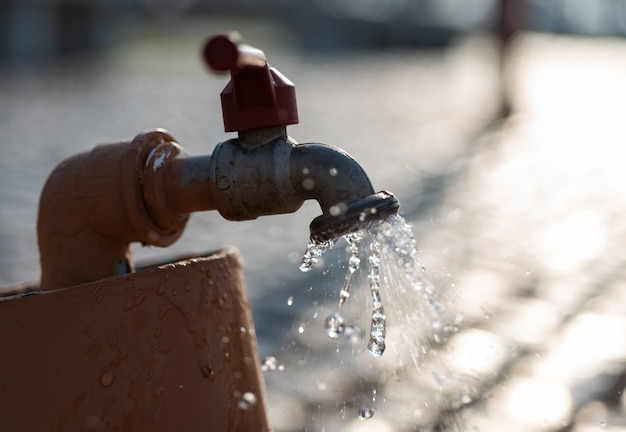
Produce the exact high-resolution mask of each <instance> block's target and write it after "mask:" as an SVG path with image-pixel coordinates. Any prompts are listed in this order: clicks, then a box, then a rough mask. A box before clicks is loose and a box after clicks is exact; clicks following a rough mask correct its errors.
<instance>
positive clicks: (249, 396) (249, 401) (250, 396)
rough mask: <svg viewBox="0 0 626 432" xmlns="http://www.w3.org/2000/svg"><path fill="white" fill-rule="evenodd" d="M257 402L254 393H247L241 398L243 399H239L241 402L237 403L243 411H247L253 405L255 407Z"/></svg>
mask: <svg viewBox="0 0 626 432" xmlns="http://www.w3.org/2000/svg"><path fill="white" fill-rule="evenodd" d="M256 402H257V399H256V395H255V394H254V393H252V392H245V393H244V394H243V395H242V396H241V399H239V402H238V403H237V406H238V407H239V408H240V409H242V410H247V409H248V408H250V407H251V406H252V405H255V404H256Z"/></svg>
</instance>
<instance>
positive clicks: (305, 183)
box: [302, 177, 315, 191]
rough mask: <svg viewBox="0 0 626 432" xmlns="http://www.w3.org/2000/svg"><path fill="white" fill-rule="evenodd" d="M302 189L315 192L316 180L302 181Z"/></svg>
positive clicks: (306, 179)
mask: <svg viewBox="0 0 626 432" xmlns="http://www.w3.org/2000/svg"><path fill="white" fill-rule="evenodd" d="M302 187H303V188H304V189H305V190H309V191H310V190H313V189H314V188H315V180H314V179H312V178H311V177H307V178H305V179H304V180H302Z"/></svg>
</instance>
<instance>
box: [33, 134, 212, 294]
mask: <svg viewBox="0 0 626 432" xmlns="http://www.w3.org/2000/svg"><path fill="white" fill-rule="evenodd" d="M181 154H182V149H181V148H180V147H179V146H178V144H176V141H175V139H174V138H173V137H172V136H171V135H169V134H168V133H167V132H165V131H163V130H156V131H151V132H147V133H144V134H140V135H138V136H137V137H135V139H133V140H132V141H131V142H130V143H129V142H120V143H115V144H107V145H101V146H98V147H96V148H94V149H93V150H92V151H90V152H87V153H82V154H80V155H77V156H74V157H72V158H70V159H67V160H66V161H64V162H62V163H61V164H60V165H59V166H58V167H57V168H56V169H55V170H54V171H53V173H52V174H51V175H50V177H49V178H48V181H47V182H46V185H45V186H44V189H43V192H42V194H41V199H40V202H39V215H38V221H37V234H38V241H39V250H40V259H41V289H42V290H52V289H57V288H61V287H68V286H73V285H77V284H81V283H85V282H91V281H94V280H97V279H101V278H104V277H107V276H111V275H114V274H119V273H125V272H128V271H132V270H133V264H132V261H131V256H130V255H131V254H130V249H129V244H130V243H131V242H135V241H137V242H141V243H144V244H149V245H154V246H168V245H170V244H172V243H173V242H174V241H176V239H178V238H179V237H180V235H181V234H182V232H183V229H184V228H185V225H186V222H187V220H188V214H187V212H185V211H180V209H183V210H187V209H188V207H189V206H190V204H189V203H190V202H192V201H191V200H189V201H187V199H188V198H189V197H190V196H194V195H198V194H202V193H203V192H202V190H201V189H202V188H208V186H207V185H203V186H200V184H199V182H191V183H189V184H187V185H185V186H184V187H179V188H178V189H177V190H176V191H174V190H173V189H172V188H171V187H168V184H169V183H171V182H167V181H165V178H166V177H167V176H168V175H172V173H168V170H167V169H166V167H167V166H169V165H170V162H171V161H173V160H174V159H176V158H177V157H178V156H180V155H181ZM171 165H172V167H171V169H172V170H173V171H176V170H179V169H181V170H182V167H183V164H182V163H175V164H171ZM174 174H175V173H174ZM168 194H169V195H171V197H172V198H173V199H171V200H170V199H169V198H168ZM170 201H171V202H172V203H174V205H172V204H171V203H170ZM196 201H201V202H202V203H203V205H204V206H205V207H206V206H208V207H210V206H211V199H210V195H208V194H206V195H204V197H203V199H202V200H196ZM181 202H186V203H187V204H185V205H182V204H181ZM176 207H179V208H176Z"/></svg>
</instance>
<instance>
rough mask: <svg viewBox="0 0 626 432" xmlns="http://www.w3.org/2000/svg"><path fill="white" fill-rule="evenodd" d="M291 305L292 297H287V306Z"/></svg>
mask: <svg viewBox="0 0 626 432" xmlns="http://www.w3.org/2000/svg"><path fill="white" fill-rule="evenodd" d="M292 304H293V296H289V298H288V299H287V306H291V305H292Z"/></svg>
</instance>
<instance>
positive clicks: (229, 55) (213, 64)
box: [204, 33, 267, 72]
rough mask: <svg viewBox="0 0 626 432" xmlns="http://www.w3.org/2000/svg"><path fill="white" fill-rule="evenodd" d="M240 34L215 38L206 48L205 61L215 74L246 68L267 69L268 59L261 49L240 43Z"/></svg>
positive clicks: (208, 42) (209, 41) (210, 40)
mask: <svg viewBox="0 0 626 432" xmlns="http://www.w3.org/2000/svg"><path fill="white" fill-rule="evenodd" d="M240 41H241V36H240V35H239V33H230V34H228V35H219V36H214V37H212V38H211V39H209V40H208V41H207V43H206V45H205V46H204V60H205V61H206V63H207V65H208V66H209V67H210V68H211V69H213V71H215V72H228V71H232V72H236V71H238V70H242V69H245V68H246V67H261V68H263V67H265V66H266V65H267V59H266V58H265V54H264V53H263V51H261V50H260V49H257V48H254V47H252V46H250V45H245V44H243V43H241V42H240Z"/></svg>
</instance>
